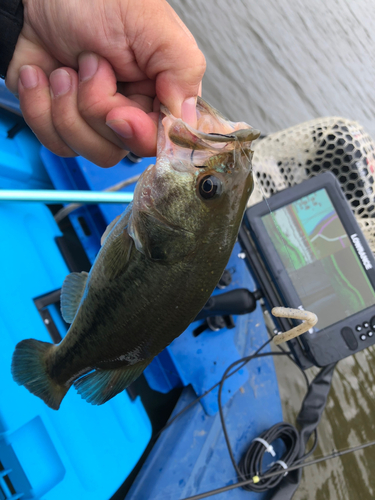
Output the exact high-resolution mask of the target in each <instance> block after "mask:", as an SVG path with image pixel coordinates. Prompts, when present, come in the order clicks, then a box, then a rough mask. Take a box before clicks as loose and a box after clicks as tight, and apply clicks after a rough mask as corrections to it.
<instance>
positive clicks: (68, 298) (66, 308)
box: [61, 271, 88, 323]
mask: <svg viewBox="0 0 375 500" xmlns="http://www.w3.org/2000/svg"><path fill="white" fill-rule="evenodd" d="M87 277H88V273H86V272H84V271H83V272H82V273H71V274H69V275H68V276H67V277H66V278H65V281H64V283H63V286H62V289H61V314H62V317H63V318H64V320H65V321H66V322H67V323H72V322H73V319H74V316H75V315H76V312H77V309H78V306H79V303H80V302H81V298H82V296H83V292H84V290H85V287H86V282H87Z"/></svg>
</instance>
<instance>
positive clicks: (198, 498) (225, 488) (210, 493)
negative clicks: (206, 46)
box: [184, 441, 375, 500]
mask: <svg viewBox="0 0 375 500" xmlns="http://www.w3.org/2000/svg"><path fill="white" fill-rule="evenodd" d="M374 445H375V441H369V442H368V443H364V444H361V445H358V446H353V447H352V448H347V449H346V450H341V451H336V452H334V453H332V454H331V455H326V456H324V457H320V458H317V459H315V460H311V461H310V462H305V463H304V464H299V465H295V466H293V467H290V468H289V469H288V471H287V472H291V471H293V470H297V469H302V468H304V467H308V466H309V465H314V464H318V463H320V462H324V461H326V460H331V459H332V458H337V457H341V456H342V455H346V454H347V453H353V452H355V451H358V450H363V449H364V448H367V447H368V446H374ZM284 474H285V472H284V470H282V471H277V472H272V473H269V474H268V473H267V474H264V475H262V476H260V477H257V476H255V477H252V478H251V479H247V480H246V481H239V482H238V483H234V484H230V485H229V486H223V487H222V488H217V489H216V490H210V491H206V492H205V493H199V494H198V495H193V496H192V497H186V498H184V500H202V499H203V498H207V497H211V496H213V495H218V494H219V493H225V492H226V491H230V490H234V489H236V488H241V487H242V488H243V487H244V486H246V485H247V484H249V483H255V482H256V481H258V480H261V479H268V478H269V477H272V476H277V475H284Z"/></svg>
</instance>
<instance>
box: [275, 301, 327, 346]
mask: <svg viewBox="0 0 375 500" xmlns="http://www.w3.org/2000/svg"><path fill="white" fill-rule="evenodd" d="M271 312H272V314H273V315H274V316H276V317H278V318H288V319H301V320H302V321H303V323H301V324H300V325H298V326H295V327H294V328H292V329H291V330H288V331H287V332H283V333H279V334H278V335H275V336H274V338H273V341H274V343H275V344H276V345H278V344H281V343H282V342H286V341H287V340H291V339H294V337H298V336H299V335H302V333H305V332H307V331H308V330H310V328H312V327H313V326H315V325H316V323H317V321H318V317H317V315H316V314H314V313H312V312H309V311H301V309H291V308H290V307H274V308H273V309H272V311H271Z"/></svg>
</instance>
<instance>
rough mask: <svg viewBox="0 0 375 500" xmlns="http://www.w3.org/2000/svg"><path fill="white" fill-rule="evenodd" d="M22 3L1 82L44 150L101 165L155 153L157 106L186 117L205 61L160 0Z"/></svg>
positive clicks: (191, 118) (31, 0) (37, 0)
mask: <svg viewBox="0 0 375 500" xmlns="http://www.w3.org/2000/svg"><path fill="white" fill-rule="evenodd" d="M23 3H24V26H23V29H22V31H21V34H20V36H19V39H18V42H17V45H16V49H15V52H14V55H13V58H12V61H11V63H10V65H9V68H8V72H7V75H6V84H7V87H8V88H9V89H10V90H11V91H12V92H14V93H18V96H19V99H20V106H21V110H22V112H23V115H24V117H25V120H26V122H27V123H28V125H29V126H30V127H31V128H32V130H33V131H34V133H35V134H36V136H37V137H38V139H39V140H40V141H41V142H42V143H43V144H44V145H45V146H46V147H47V148H48V149H50V150H51V151H53V152H54V153H56V154H58V155H60V156H75V155H77V154H79V155H82V156H84V157H85V158H87V159H89V160H90V161H92V162H94V163H96V164H98V165H100V166H104V167H109V166H112V165H115V164H116V163H118V162H119V161H120V160H121V159H122V158H123V157H124V156H125V155H126V153H127V152H126V150H130V151H132V152H133V153H135V154H137V155H139V156H152V155H154V154H155V152H156V133H157V119H158V110H159V103H160V102H162V103H163V104H164V105H165V106H166V107H167V108H168V109H169V110H170V111H171V112H172V114H173V115H175V116H182V118H183V119H184V120H185V121H188V122H192V121H194V117H195V97H196V96H197V95H198V92H199V87H200V84H201V80H202V77H203V74H204V71H205V59H204V56H203V54H202V53H201V51H200V50H199V48H198V47H197V44H196V42H195V40H194V38H193V36H192V35H191V33H190V32H189V31H188V29H187V28H186V26H185V25H184V24H183V23H182V21H181V20H180V19H179V18H178V16H177V14H176V13H175V12H174V11H173V9H172V8H171V7H170V6H169V4H168V3H167V2H166V1H165V0H137V1H134V0H80V1H79V2H77V1H76V0H23ZM25 65H26V66H25ZM107 124H108V125H107Z"/></svg>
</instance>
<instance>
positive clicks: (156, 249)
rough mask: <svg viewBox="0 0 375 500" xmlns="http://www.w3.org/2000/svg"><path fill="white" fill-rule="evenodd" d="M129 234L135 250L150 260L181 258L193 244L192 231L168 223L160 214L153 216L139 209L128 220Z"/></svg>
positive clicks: (170, 260) (169, 260)
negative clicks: (134, 216)
mask: <svg viewBox="0 0 375 500" xmlns="http://www.w3.org/2000/svg"><path fill="white" fill-rule="evenodd" d="M129 234H130V235H131V237H132V238H133V240H134V242H135V246H136V248H137V250H138V251H140V252H142V253H143V254H144V255H146V256H147V257H149V258H150V259H152V260H160V261H168V262H172V261H176V260H179V259H183V258H184V257H185V256H186V255H187V254H189V252H190V251H191V249H192V248H193V247H194V244H195V239H194V236H193V234H192V233H189V232H187V231H184V230H183V229H181V228H178V227H173V226H171V225H169V224H168V223H167V222H165V221H163V220H162V219H161V216H160V214H159V215H158V214H155V216H154V215H151V214H150V213H148V212H145V211H141V210H140V211H139V212H138V214H137V217H136V218H133V219H131V220H130V224H129Z"/></svg>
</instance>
